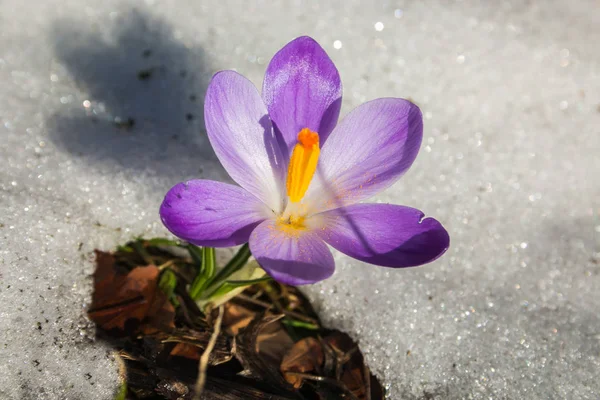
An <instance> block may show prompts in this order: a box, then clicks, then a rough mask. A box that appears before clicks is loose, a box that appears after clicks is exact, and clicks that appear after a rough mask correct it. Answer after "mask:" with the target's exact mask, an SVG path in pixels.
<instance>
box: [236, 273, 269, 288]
mask: <svg viewBox="0 0 600 400" xmlns="http://www.w3.org/2000/svg"><path fill="white" fill-rule="evenodd" d="M271 279H273V278H271V277H270V276H263V277H262V278H258V279H245V280H238V281H235V280H234V281H226V282H225V284H226V285H228V286H231V287H233V288H236V287H241V286H250V285H254V284H255V283H261V282H268V281H270V280H271Z"/></svg>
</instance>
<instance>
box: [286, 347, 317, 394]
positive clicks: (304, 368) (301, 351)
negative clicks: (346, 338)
mask: <svg viewBox="0 0 600 400" xmlns="http://www.w3.org/2000/svg"><path fill="white" fill-rule="evenodd" d="M323 360H324V355H323V346H322V345H321V342H319V340H317V339H315V338H313V337H307V338H304V339H302V340H299V341H298V342H296V343H295V344H294V345H293V346H292V348H291V349H290V350H289V351H288V352H287V353H286V354H285V356H284V357H283V360H282V361H281V366H280V370H281V373H282V374H283V376H284V378H285V380H286V381H288V382H289V383H291V384H292V385H293V386H294V387H295V388H296V389H299V388H300V387H301V386H302V383H303V379H302V378H301V377H298V376H297V375H295V374H289V372H312V371H318V370H320V368H321V366H322V365H323Z"/></svg>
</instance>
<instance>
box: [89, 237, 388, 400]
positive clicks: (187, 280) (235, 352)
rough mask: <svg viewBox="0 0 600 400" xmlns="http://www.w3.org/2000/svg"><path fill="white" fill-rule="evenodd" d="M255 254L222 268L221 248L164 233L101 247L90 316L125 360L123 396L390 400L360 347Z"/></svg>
mask: <svg viewBox="0 0 600 400" xmlns="http://www.w3.org/2000/svg"><path fill="white" fill-rule="evenodd" d="M249 259H250V253H249V251H248V249H247V248H245V247H242V248H241V249H240V251H239V252H238V254H236V255H235V256H234V257H233V258H232V260H231V261H230V262H229V263H228V264H227V265H226V266H224V267H223V268H221V269H219V268H217V267H216V265H215V257H214V249H207V248H199V247H196V246H193V245H190V244H186V243H180V242H175V241H170V240H166V239H160V238H158V239H150V240H145V239H136V240H134V241H131V242H129V243H127V244H126V245H124V246H120V247H119V248H118V249H117V250H116V251H115V252H112V253H107V252H102V251H96V271H95V273H94V293H93V296H92V304H91V307H90V309H89V310H88V314H89V316H90V318H91V319H92V320H93V321H94V322H95V323H96V325H97V327H98V331H97V332H98V333H97V335H98V336H99V337H100V338H101V339H103V340H106V341H108V342H109V343H110V344H111V345H112V346H113V347H114V348H115V349H116V352H117V354H118V357H119V359H120V360H121V361H122V365H123V369H122V370H123V372H122V375H123V379H124V384H123V386H122V387H121V389H120V391H119V393H118V394H117V397H116V398H117V399H149V400H154V399H169V400H171V399H172V400H175V399H177V400H194V399H196V398H201V399H207V400H213V399H214V400H238V399H271V400H334V399H351V400H381V399H383V398H384V390H383V388H382V386H381V384H380V382H379V380H378V379H377V378H376V377H375V376H374V375H373V374H371V372H370V371H369V369H368V367H367V366H366V364H365V362H364V358H363V355H362V353H361V352H360V349H359V348H358V345H357V344H356V343H355V342H354V341H353V340H352V339H351V338H350V337H349V336H348V335H347V334H345V333H343V332H340V331H338V330H335V329H328V328H325V327H323V326H322V325H321V323H320V321H319V318H318V315H317V314H316V312H315V310H314V309H313V307H312V305H311V304H310V302H309V301H308V299H307V298H306V297H305V296H304V295H303V294H302V293H301V292H300V290H298V289H297V288H296V287H292V286H287V285H283V284H280V283H277V282H275V281H273V280H270V279H269V278H268V277H265V276H264V272H262V269H260V268H258V265H257V264H256V262H255V261H249ZM244 266H246V268H244ZM198 396H199V397H198Z"/></svg>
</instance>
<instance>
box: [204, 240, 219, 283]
mask: <svg viewBox="0 0 600 400" xmlns="http://www.w3.org/2000/svg"><path fill="white" fill-rule="evenodd" d="M215 267H216V257H215V249H214V247H203V248H202V274H203V275H204V276H206V278H207V279H212V277H213V276H214V274H215Z"/></svg>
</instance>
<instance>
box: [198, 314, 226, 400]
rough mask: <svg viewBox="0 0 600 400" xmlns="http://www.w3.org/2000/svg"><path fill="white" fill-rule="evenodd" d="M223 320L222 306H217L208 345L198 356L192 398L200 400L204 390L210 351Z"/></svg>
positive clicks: (215, 341)
mask: <svg viewBox="0 0 600 400" xmlns="http://www.w3.org/2000/svg"><path fill="white" fill-rule="evenodd" d="M222 322H223V306H222V305H221V306H219V316H218V317H217V320H216V321H215V327H214V330H213V333H212V336H211V337H210V340H209V341H208V345H207V346H206V349H205V350H204V353H202V356H201V357H200V363H199V367H198V380H197V381H196V387H195V389H194V393H195V394H194V400H200V396H201V395H202V392H203V391H204V384H205V383H206V369H207V368H208V359H209V358H210V353H211V352H212V350H213V348H214V347H215V344H216V343H217V338H218V337H219V334H220V333H221V323H222Z"/></svg>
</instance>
